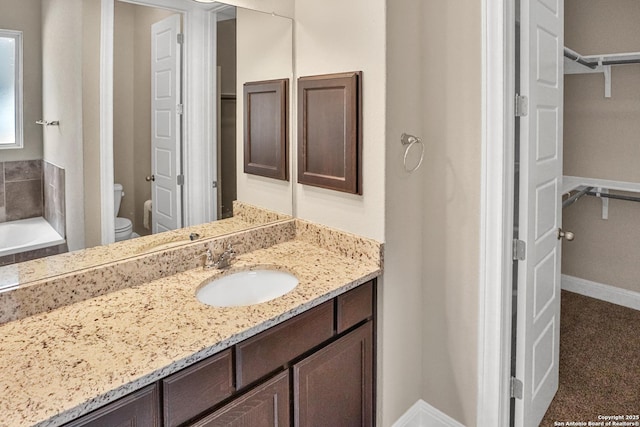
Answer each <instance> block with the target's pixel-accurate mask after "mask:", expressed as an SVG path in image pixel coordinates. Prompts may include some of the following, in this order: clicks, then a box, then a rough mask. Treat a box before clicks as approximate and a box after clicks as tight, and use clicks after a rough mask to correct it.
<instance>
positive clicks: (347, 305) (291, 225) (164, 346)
mask: <svg viewBox="0 0 640 427" xmlns="http://www.w3.org/2000/svg"><path fill="white" fill-rule="evenodd" d="M229 243H232V244H234V245H235V247H237V248H238V256H237V258H236V261H235V262H234V263H233V264H232V265H231V266H230V267H229V268H228V269H224V270H217V269H210V270H207V269H203V268H202V267H201V264H202V261H201V255H203V254H204V253H205V251H206V250H207V249H211V250H212V251H213V252H214V253H219V252H220V249H221V248H223V247H226V246H227V245H228V244H229ZM381 253H382V246H381V244H379V243H378V242H374V241H372V240H369V239H364V238H360V237H358V236H354V235H351V234H348V233H343V232H340V231H337V230H332V229H329V228H326V227H323V226H318V225H316V224H311V223H308V222H305V221H300V220H289V221H283V222H280V223H276V224H270V225H265V226H263V227H256V228H254V229H251V230H247V231H244V232H238V233H232V234H229V235H226V236H221V237H218V238H215V239H211V240H207V241H199V242H194V243H192V244H189V245H187V246H185V247H180V248H170V249H167V250H166V251H165V252H162V253H161V254H156V255H154V256H155V258H153V261H149V259H150V258H149V257H152V256H151V255H141V257H142V258H141V259H138V258H133V259H131V260H128V261H121V262H120V263H129V262H131V263H134V266H133V267H131V266H129V267H127V266H126V265H120V267H121V268H125V267H126V268H127V269H128V270H126V271H129V272H130V273H129V274H134V273H131V271H132V269H134V268H135V271H137V273H135V274H138V275H143V276H144V275H147V274H148V275H149V276H148V277H149V279H148V280H146V281H144V280H142V281H140V282H136V280H134V279H136V277H131V278H130V279H131V283H132V285H131V286H126V285H121V286H120V287H119V288H117V289H116V288H112V289H110V290H105V289H101V290H100V293H99V294H97V295H91V296H90V297H88V298H85V299H81V300H73V299H72V298H71V299H69V298H66V297H65V296H64V295H60V299H61V300H69V301H72V302H70V303H69V304H67V305H64V306H61V307H58V308H55V309H49V310H48V311H43V312H41V313H37V314H31V315H29V316H27V317H22V318H16V320H13V321H10V322H8V323H5V324H3V325H0V333H1V334H2V335H3V340H2V342H1V343H0V373H1V375H0V387H1V388H2V390H3V398H2V399H0V413H2V414H3V415H4V416H5V417H4V418H5V419H4V420H3V422H5V423H7V425H11V426H31V425H42V426H45V425H46V426H58V425H70V426H97V425H100V426H104V425H121V424H126V425H129V423H130V422H131V423H135V424H136V425H145V426H146V425H165V426H178V425H194V426H211V425H229V424H230V423H232V422H233V423H239V424H234V425H251V426H254V425H258V424H256V421H255V420H256V419H257V420H260V423H263V424H259V425H284V426H286V425H301V426H302V425H373V424H374V406H375V405H374V388H375V380H374V369H375V322H376V316H375V313H376V278H377V277H378V276H379V275H380V274H381V272H382V255H381ZM163 256H164V257H166V258H162V257H163ZM158 257H160V258H158ZM169 263H171V264H173V265H178V266H182V267H181V268H178V269H176V270H171V269H170V268H168V267H169ZM120 267H119V268H120ZM114 268H115V267H114ZM165 268H167V270H166V271H170V272H169V273H166V272H165V274H162V275H160V277H158V275H157V270H163V269H165ZM255 268H261V269H264V268H267V269H276V270H284V271H287V272H288V273H290V274H293V275H294V276H295V277H297V278H298V280H299V284H298V286H296V287H295V288H294V289H293V290H292V291H291V292H288V293H286V294H284V295H282V296H280V297H278V298H275V299H273V300H271V301H268V302H265V303H261V304H256V305H250V306H241V307H212V306H208V305H204V304H202V303H200V302H199V301H198V300H197V299H196V296H195V295H196V291H197V290H198V288H199V287H201V286H202V285H203V284H204V283H207V282H209V281H211V279H212V278H215V277H218V276H223V275H227V274H229V273H230V272H233V271H242V270H247V269H249V270H250V269H255ZM110 271H112V272H114V274H116V275H117V269H116V270H101V271H99V272H96V274H95V275H93V276H92V275H91V274H88V273H87V272H83V273H82V276H81V277H83V279H82V280H85V281H87V280H88V281H89V282H90V281H91V280H93V283H94V284H96V283H99V282H101V281H103V280H104V281H107V282H108V281H109V280H111V279H110V278H109V277H106V275H108V274H111V273H109V272H110ZM137 279H140V278H139V277H137ZM78 280H79V279H78V278H77V277H76V278H74V279H73V280H69V286H70V287H69V289H68V292H71V293H73V292H76V293H77V290H78V289H79V287H78V282H77V281H78ZM58 286H62V285H58ZM90 287H91V284H90V283H84V284H83V285H82V289H83V290H84V291H86V289H88V288H90ZM63 288H64V287H63ZM98 288H99V286H98ZM44 289H46V288H43V289H40V290H34V291H33V292H32V293H31V294H28V293H23V294H21V295H22V296H23V297H24V296H25V295H32V296H34V297H35V296H37V295H45V294H46V292H45V290H44ZM59 289H60V288H59ZM84 291H83V292H84ZM16 304H18V303H17V302H16ZM17 311H20V310H17ZM17 311H16V310H13V312H17ZM332 417H338V418H332ZM243 423H244V424H243ZM345 423H346V424H345Z"/></svg>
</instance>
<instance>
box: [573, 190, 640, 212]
mask: <svg viewBox="0 0 640 427" xmlns="http://www.w3.org/2000/svg"><path fill="white" fill-rule="evenodd" d="M594 188H595V187H585V188H583V189H582V190H580V191H578V192H577V193H575V194H574V195H572V196H571V197H569V198H568V199H567V200H564V201H563V202H562V207H563V208H566V207H567V206H569V205H572V204H574V203H575V202H577V201H578V199H580V198H581V197H582V196H585V195H586V196H595V197H605V198H607V199H616V200H626V201H628V202H640V197H633V196H623V195H621V194H610V193H598V192H597V191H594V190H593V189H594Z"/></svg>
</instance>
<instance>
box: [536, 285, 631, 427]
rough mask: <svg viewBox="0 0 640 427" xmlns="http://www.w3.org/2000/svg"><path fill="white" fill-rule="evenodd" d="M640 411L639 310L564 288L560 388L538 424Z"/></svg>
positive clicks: (545, 426) (587, 421) (561, 323)
mask: <svg viewBox="0 0 640 427" xmlns="http://www.w3.org/2000/svg"><path fill="white" fill-rule="evenodd" d="M638 414H640V311H637V310H632V309H630V308H626V307H622V306H619V305H615V304H610V303H607V302H603V301H600V300H596V299H593V298H589V297H585V296H582V295H579V294H575V293H572V292H567V291H562V309H561V320H560V386H559V389H558V393H557V394H556V396H555V398H554V400H553V402H552V403H551V406H550V407H549V410H548V411H547V413H546V415H545V417H544V419H543V420H542V423H541V424H540V425H541V426H542V427H547V426H554V422H564V423H568V422H572V421H573V422H584V423H587V424H588V423H589V421H592V422H594V421H595V422H597V421H601V419H598V416H599V415H638Z"/></svg>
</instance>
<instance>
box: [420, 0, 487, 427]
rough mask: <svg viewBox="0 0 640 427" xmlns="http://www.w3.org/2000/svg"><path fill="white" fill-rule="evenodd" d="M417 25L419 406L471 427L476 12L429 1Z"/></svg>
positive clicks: (476, 6)
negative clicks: (421, 185) (421, 154)
mask: <svg viewBox="0 0 640 427" xmlns="http://www.w3.org/2000/svg"><path fill="white" fill-rule="evenodd" d="M422 17H423V21H422V25H423V34H422V40H423V41H424V49H423V50H422V52H421V58H422V80H423V82H424V85H423V88H422V89H423V90H422V98H423V100H424V103H425V104H424V110H423V123H424V134H423V137H424V140H425V141H426V143H427V149H426V154H425V156H426V157H425V164H424V179H425V193H424V203H423V216H422V221H423V227H424V232H423V248H424V252H423V254H422V259H423V287H424V294H423V299H424V300H423V301H424V303H423V307H422V309H423V313H424V318H423V321H424V341H423V399H424V400H426V401H427V402H428V403H430V404H431V405H433V406H435V407H436V408H438V409H440V410H441V411H443V412H445V413H447V414H448V415H450V416H452V417H454V418H455V419H457V420H458V421H460V422H461V423H463V424H464V425H466V426H473V425H475V419H476V404H477V393H476V388H477V376H478V370H477V357H478V354H477V344H478V343H477V339H478V338H477V334H478V285H479V277H478V273H479V258H480V254H479V246H480V243H479V239H480V188H481V184H480V166H481V152H480V146H481V111H482V107H481V85H482V80H481V77H482V73H481V71H482V69H481V40H482V37H481V26H480V25H481V4H480V2H477V1H474V0H464V1H456V2H451V1H448V0H437V1H430V2H427V3H426V4H425V7H424V10H423V15H422ZM462 29H463V30H462ZM436 58H437V60H436Z"/></svg>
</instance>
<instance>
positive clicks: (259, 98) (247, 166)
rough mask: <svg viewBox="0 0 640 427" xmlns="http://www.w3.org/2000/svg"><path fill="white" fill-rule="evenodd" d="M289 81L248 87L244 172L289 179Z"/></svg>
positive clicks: (249, 84)
mask: <svg viewBox="0 0 640 427" xmlns="http://www.w3.org/2000/svg"><path fill="white" fill-rule="evenodd" d="M288 93H289V79H279V80H269V81H261V82H247V83H245V84H244V172H245V173H248V174H252V175H260V176H266V177H268V178H274V179H280V180H283V181H288V180H289V168H288V161H287V159H288V139H289V138H288V119H287V116H288V111H289V103H288V101H287V100H288V98H289V96H288Z"/></svg>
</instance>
